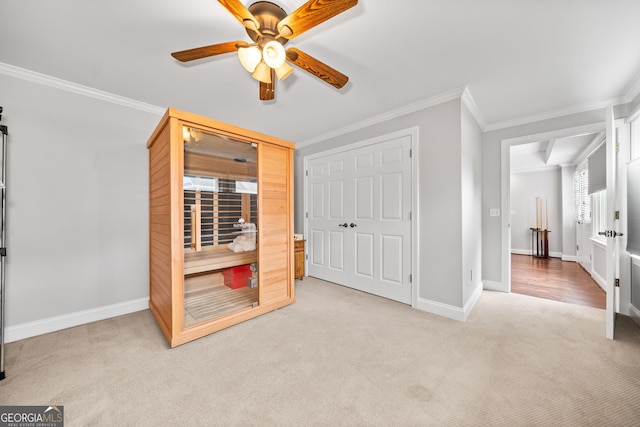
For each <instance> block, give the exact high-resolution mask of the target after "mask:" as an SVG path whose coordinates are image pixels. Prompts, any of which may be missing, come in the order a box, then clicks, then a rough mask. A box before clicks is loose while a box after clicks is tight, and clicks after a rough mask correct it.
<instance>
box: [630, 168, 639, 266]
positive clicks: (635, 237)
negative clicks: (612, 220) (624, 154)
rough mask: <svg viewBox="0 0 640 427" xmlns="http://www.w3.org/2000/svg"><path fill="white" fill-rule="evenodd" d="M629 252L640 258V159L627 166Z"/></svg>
mask: <svg viewBox="0 0 640 427" xmlns="http://www.w3.org/2000/svg"><path fill="white" fill-rule="evenodd" d="M627 252H629V253H632V254H634V255H638V256H640V159H636V160H634V161H633V162H631V163H629V164H628V165H627Z"/></svg>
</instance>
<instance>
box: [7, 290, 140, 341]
mask: <svg viewBox="0 0 640 427" xmlns="http://www.w3.org/2000/svg"><path fill="white" fill-rule="evenodd" d="M148 308H149V298H140V299H136V300H132V301H126V302H122V303H118V304H112V305H107V306H104V307H98V308H93V309H91V310H83V311H78V312H75V313H69V314H65V315H62V316H55V317H50V318H48V319H42V320H36V321H35V322H28V323H23V324H21V325H15V326H8V327H7V328H6V329H5V342H7V343H10V342H13V341H19V340H22V339H25V338H31V337H35V336H38V335H43V334H48V333H49V332H55V331H60V330H62V329H67V328H71V327H74V326H79V325H84V324H85V323H91V322H96V321H98V320H104V319H109V318H111V317H116V316H122V315H123V314H129V313H134V312H136V311H142V310H146V309H148Z"/></svg>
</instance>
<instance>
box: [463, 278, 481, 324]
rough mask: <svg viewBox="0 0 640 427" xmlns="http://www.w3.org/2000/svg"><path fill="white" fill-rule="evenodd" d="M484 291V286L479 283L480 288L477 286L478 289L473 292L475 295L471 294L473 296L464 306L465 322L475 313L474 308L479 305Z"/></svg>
mask: <svg viewBox="0 0 640 427" xmlns="http://www.w3.org/2000/svg"><path fill="white" fill-rule="evenodd" d="M482 290H483V288H482V284H481V283H478V286H476V288H475V289H474V290H473V293H472V294H471V296H470V297H469V299H468V300H467V302H466V303H465V305H464V320H467V318H468V317H469V315H470V314H471V312H472V311H473V308H474V307H475V306H476V304H477V303H478V300H479V299H480V295H482Z"/></svg>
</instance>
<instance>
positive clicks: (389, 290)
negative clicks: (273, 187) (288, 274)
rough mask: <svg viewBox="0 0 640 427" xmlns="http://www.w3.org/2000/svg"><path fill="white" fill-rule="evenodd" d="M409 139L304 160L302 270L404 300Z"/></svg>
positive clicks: (407, 257)
mask: <svg viewBox="0 0 640 427" xmlns="http://www.w3.org/2000/svg"><path fill="white" fill-rule="evenodd" d="M410 149H411V139H410V137H408V136H406V137H390V138H389V139H388V140H382V141H380V142H376V143H375V144H367V145H364V146H359V147H357V148H353V149H349V150H345V151H341V152H339V153H335V154H331V155H327V156H324V157H318V158H314V159H313V160H310V161H309V162H308V167H307V170H308V181H307V192H308V199H307V200H308V202H307V203H308V206H307V207H308V211H307V230H308V232H307V239H308V248H309V263H308V274H309V275H310V276H313V277H318V278H320V279H323V280H328V281H331V282H334V283H338V284H341V285H344V286H349V287H351V288H354V289H358V290H361V291H365V292H369V293H372V294H375V295H379V296H383V297H385V298H389V299H393V300H396V301H400V302H403V303H406V304H410V303H411V219H410V215H411V197H412V191H411V185H412V182H411V176H412V175H411V173H412V170H411V169H412V168H411V157H410V156H411V154H410Z"/></svg>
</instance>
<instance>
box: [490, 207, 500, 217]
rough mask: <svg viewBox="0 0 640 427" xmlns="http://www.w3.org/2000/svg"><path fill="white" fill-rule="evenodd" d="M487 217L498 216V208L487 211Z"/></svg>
mask: <svg viewBox="0 0 640 427" xmlns="http://www.w3.org/2000/svg"><path fill="white" fill-rule="evenodd" d="M489 216H500V208H491V209H489Z"/></svg>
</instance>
